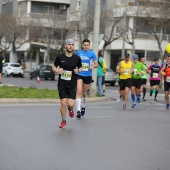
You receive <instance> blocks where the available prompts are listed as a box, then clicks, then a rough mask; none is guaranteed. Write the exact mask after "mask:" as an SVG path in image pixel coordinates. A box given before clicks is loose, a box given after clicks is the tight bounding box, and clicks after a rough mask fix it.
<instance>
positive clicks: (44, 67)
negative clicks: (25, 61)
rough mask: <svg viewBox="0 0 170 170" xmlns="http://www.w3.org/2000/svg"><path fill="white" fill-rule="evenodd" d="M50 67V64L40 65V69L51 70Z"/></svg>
mask: <svg viewBox="0 0 170 170" xmlns="http://www.w3.org/2000/svg"><path fill="white" fill-rule="evenodd" d="M51 69H52V67H51V66H42V67H41V70H51Z"/></svg>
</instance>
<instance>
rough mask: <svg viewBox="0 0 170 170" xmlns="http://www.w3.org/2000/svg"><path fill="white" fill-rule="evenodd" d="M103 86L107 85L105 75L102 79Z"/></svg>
mask: <svg viewBox="0 0 170 170" xmlns="http://www.w3.org/2000/svg"><path fill="white" fill-rule="evenodd" d="M103 84H105V75H103V77H102V86H103Z"/></svg>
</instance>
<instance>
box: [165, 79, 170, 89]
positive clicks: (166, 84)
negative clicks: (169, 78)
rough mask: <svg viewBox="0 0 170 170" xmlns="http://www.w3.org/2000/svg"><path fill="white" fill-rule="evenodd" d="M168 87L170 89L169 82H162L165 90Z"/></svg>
mask: <svg viewBox="0 0 170 170" xmlns="http://www.w3.org/2000/svg"><path fill="white" fill-rule="evenodd" d="M169 89H170V82H166V81H165V82H164V90H165V91H169Z"/></svg>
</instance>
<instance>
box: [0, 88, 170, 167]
mask: <svg viewBox="0 0 170 170" xmlns="http://www.w3.org/2000/svg"><path fill="white" fill-rule="evenodd" d="M108 93H109V94H110V100H109V101H107V102H102V103H88V106H87V113H86V114H85V116H84V117H83V118H82V119H81V120H77V118H72V119H71V118H69V116H67V127H66V128H65V129H60V128H58V126H59V124H60V121H61V118H60V114H59V105H23V104H22V105H0V110H1V111H0V169H1V170H47V169H48V170H169V169H170V144H169V141H170V111H169V110H166V109H165V105H164V104H162V103H158V102H153V101H152V100H149V101H147V102H141V103H140V104H138V105H137V108H136V109H132V108H131V102H130V101H129V103H128V107H127V110H122V104H123V103H122V101H119V99H118V98H117V100H116V96H119V95H118V92H116V91H109V92H108ZM111 96H114V97H115V98H114V100H113V99H112V97H111ZM160 99H161V98H160ZM162 99H163V96H162Z"/></svg>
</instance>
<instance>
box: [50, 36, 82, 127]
mask: <svg viewBox="0 0 170 170" xmlns="http://www.w3.org/2000/svg"><path fill="white" fill-rule="evenodd" d="M65 49H66V51H65V53H63V54H60V55H59V56H57V57H56V59H55V62H54V65H53V71H54V72H55V73H59V78H58V91H59V96H60V103H61V106H60V112H61V117H62V121H61V124H60V126H59V127H60V128H65V127H66V111H67V110H66V109H67V108H68V111H69V115H70V117H71V118H73V117H74V110H73V108H74V103H75V98H76V91H77V74H78V73H79V72H81V70H82V69H81V67H82V63H81V58H80V57H79V56H77V55H76V54H74V53H73V50H74V41H73V40H72V39H67V40H66V41H65Z"/></svg>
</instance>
